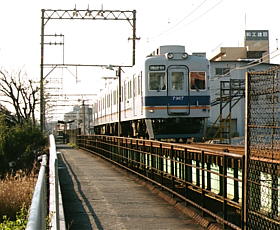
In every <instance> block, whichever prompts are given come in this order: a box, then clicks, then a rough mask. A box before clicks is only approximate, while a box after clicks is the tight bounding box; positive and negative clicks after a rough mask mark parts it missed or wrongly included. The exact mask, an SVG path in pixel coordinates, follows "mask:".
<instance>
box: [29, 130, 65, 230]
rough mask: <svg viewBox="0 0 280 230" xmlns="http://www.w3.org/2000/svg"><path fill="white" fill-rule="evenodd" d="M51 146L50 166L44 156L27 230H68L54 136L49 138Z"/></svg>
mask: <svg viewBox="0 0 280 230" xmlns="http://www.w3.org/2000/svg"><path fill="white" fill-rule="evenodd" d="M49 144H50V146H49V165H47V156H46V155H43V156H42V162H41V167H40V171H39V175H38V180H37V183H36V186H35V189H34V193H33V198H32V203H31V207H30V210H29V218H28V223H27V227H26V229H27V230H38V229H51V230H65V229H66V226H65V221H64V211H63V208H62V197H61V191H60V186H59V178H58V166H57V152H56V145H55V141H54V136H53V135H50V136H49ZM48 166H49V167H48ZM47 167H48V168H49V175H48V179H49V183H48V180H47V169H46V168H47ZM48 198H49V202H48ZM48 208H49V209H48ZM47 225H48V226H47Z"/></svg>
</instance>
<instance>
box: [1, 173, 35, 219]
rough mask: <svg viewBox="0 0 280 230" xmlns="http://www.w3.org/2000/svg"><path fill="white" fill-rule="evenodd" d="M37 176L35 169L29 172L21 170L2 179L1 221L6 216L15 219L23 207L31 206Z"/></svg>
mask: <svg viewBox="0 0 280 230" xmlns="http://www.w3.org/2000/svg"><path fill="white" fill-rule="evenodd" d="M36 177H37V176H36V175H35V170H33V171H32V172H31V173H29V174H26V173H25V172H24V171H21V170H20V171H17V172H16V173H14V174H13V175H6V176H5V178H4V179H2V180H0V222H1V221H3V217H4V216H6V218H9V219H10V220H15V219H16V214H17V213H18V212H19V211H20V210H21V208H22V207H24V206H25V207H29V206H30V204H31V200H32V194H33V191H34V187H35V183H36Z"/></svg>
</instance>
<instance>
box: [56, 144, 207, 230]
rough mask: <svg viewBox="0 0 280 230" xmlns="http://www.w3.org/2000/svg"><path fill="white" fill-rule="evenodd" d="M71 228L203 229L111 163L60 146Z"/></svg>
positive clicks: (64, 196)
mask: <svg viewBox="0 0 280 230" xmlns="http://www.w3.org/2000/svg"><path fill="white" fill-rule="evenodd" d="M58 151H60V152H61V153H62V154H61V156H60V160H59V177H60V183H61V190H62V196H63V204H64V211H65V219H66V223H67V229H71V230H73V229H77V230H83V229H98V230H103V229H106V230H107V229H108V230H110V229H116V230H119V229H129V230H132V229H145V230H147V229H172V230H177V229H203V228H202V227H201V226H200V225H198V224H196V223H194V221H193V219H191V218H189V217H187V216H186V215H183V214H181V213H180V212H179V211H178V210H177V209H175V208H174V207H173V206H172V205H170V204H168V203H167V202H166V201H164V200H163V199H162V198H160V197H159V196H158V195H156V194H154V193H152V192H151V191H150V190H148V189H147V188H146V187H145V186H143V185H141V184H140V183H137V182H136V180H135V179H133V177H131V176H128V174H127V173H126V172H125V171H124V170H121V169H119V168H117V167H116V166H113V165H112V164H110V163H109V162H106V161H104V160H102V159H101V158H99V157H98V156H94V155H92V154H89V153H86V152H85V151H82V150H76V149H71V148H59V146H58Z"/></svg>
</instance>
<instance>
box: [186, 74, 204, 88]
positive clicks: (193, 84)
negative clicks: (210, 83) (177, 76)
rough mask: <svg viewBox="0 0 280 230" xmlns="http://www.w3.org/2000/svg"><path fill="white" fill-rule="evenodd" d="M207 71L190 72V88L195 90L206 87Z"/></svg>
mask: <svg viewBox="0 0 280 230" xmlns="http://www.w3.org/2000/svg"><path fill="white" fill-rule="evenodd" d="M205 82H206V73H205V72H190V88H191V89H193V90H200V89H205V87H206V85H205Z"/></svg>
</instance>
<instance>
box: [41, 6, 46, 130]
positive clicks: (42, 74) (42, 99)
mask: <svg viewBox="0 0 280 230" xmlns="http://www.w3.org/2000/svg"><path fill="white" fill-rule="evenodd" d="M41 12H42V16H41V73H40V129H41V132H43V131H44V129H45V100H44V82H43V81H44V36H45V34H44V31H45V28H44V27H45V20H44V19H45V17H44V14H45V10H44V9H42V11H41Z"/></svg>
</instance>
